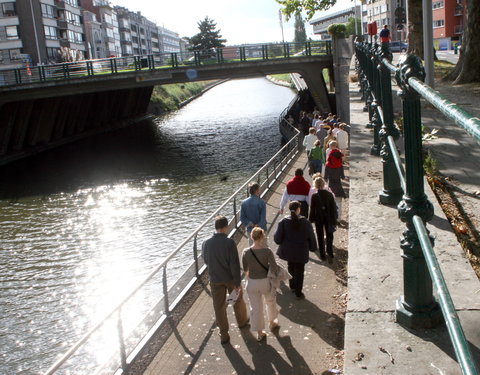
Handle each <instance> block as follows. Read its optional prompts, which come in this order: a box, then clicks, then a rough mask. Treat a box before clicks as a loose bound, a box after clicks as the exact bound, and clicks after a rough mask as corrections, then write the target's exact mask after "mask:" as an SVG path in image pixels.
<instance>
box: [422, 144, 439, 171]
mask: <svg viewBox="0 0 480 375" xmlns="http://www.w3.org/2000/svg"><path fill="white" fill-rule="evenodd" d="M423 170H424V171H425V173H426V175H427V176H428V177H437V176H438V175H439V173H440V172H439V170H438V162H437V160H435V159H434V157H433V155H432V152H431V151H430V150H428V151H427V154H426V155H425V156H424V158H423Z"/></svg>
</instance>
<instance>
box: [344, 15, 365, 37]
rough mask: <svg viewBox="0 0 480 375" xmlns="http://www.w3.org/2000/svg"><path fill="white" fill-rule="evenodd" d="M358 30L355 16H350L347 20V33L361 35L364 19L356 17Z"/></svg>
mask: <svg viewBox="0 0 480 375" xmlns="http://www.w3.org/2000/svg"><path fill="white" fill-rule="evenodd" d="M356 20H357V23H356V25H357V30H355V17H349V18H348V21H347V25H346V26H347V32H346V34H347V35H361V34H362V20H361V19H360V18H356Z"/></svg>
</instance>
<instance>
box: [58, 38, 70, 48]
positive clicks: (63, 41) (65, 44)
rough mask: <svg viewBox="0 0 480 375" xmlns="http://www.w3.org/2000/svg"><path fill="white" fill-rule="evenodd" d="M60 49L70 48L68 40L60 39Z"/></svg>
mask: <svg viewBox="0 0 480 375" xmlns="http://www.w3.org/2000/svg"><path fill="white" fill-rule="evenodd" d="M60 47H68V48H70V42H69V40H68V39H60Z"/></svg>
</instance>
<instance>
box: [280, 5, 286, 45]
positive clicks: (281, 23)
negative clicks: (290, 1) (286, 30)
mask: <svg viewBox="0 0 480 375" xmlns="http://www.w3.org/2000/svg"><path fill="white" fill-rule="evenodd" d="M278 18H279V20H280V29H282V43H285V37H284V36H283V18H282V10H281V9H279V10H278Z"/></svg>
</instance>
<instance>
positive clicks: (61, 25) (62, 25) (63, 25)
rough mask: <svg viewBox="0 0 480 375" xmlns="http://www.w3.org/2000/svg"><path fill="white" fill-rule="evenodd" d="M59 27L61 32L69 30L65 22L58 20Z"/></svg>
mask: <svg viewBox="0 0 480 375" xmlns="http://www.w3.org/2000/svg"><path fill="white" fill-rule="evenodd" d="M57 26H58V28H59V29H61V30H67V29H68V23H67V21H65V20H62V19H58V20H57Z"/></svg>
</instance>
